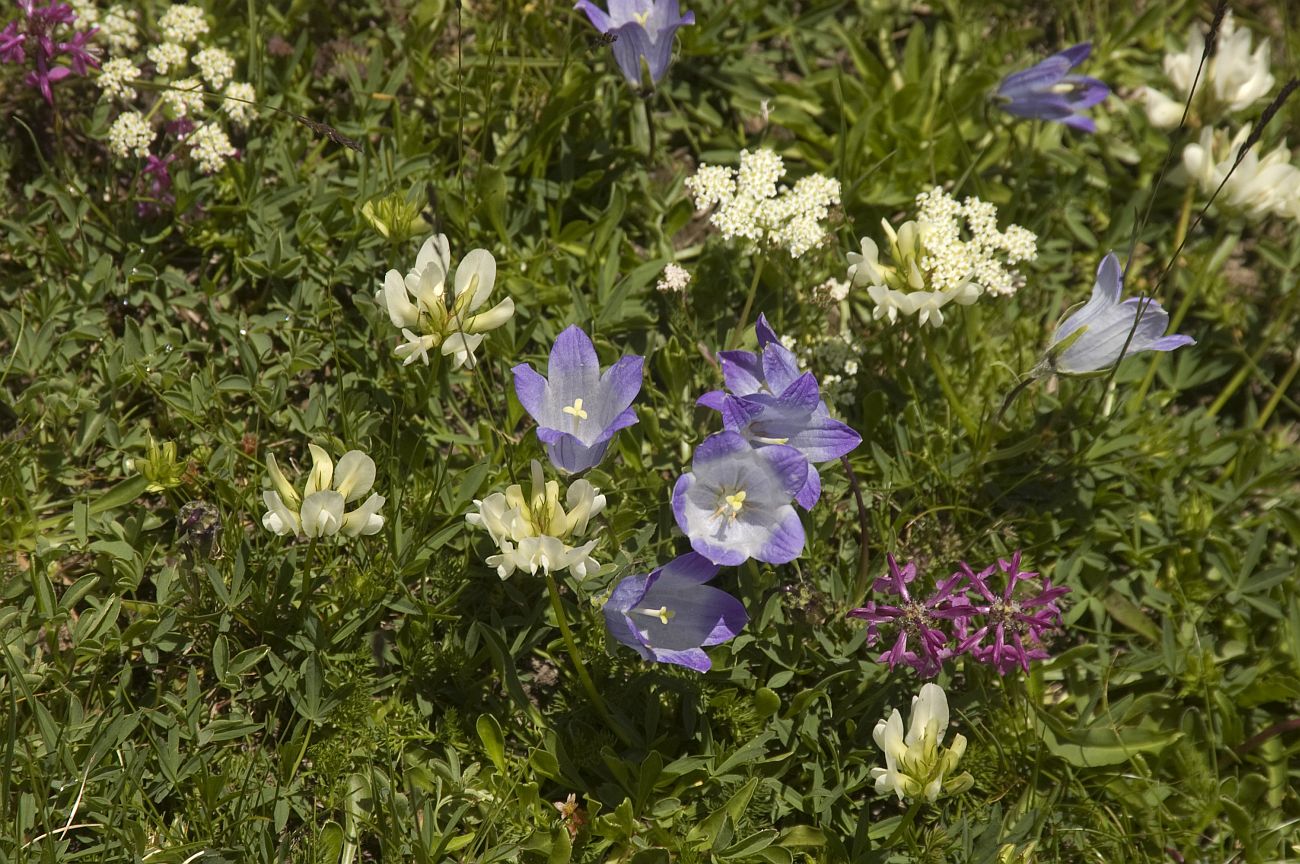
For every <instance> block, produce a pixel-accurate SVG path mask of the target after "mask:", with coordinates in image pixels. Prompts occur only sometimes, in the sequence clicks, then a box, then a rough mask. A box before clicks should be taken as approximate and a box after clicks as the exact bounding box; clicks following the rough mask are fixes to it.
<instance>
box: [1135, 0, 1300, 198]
mask: <svg viewBox="0 0 1300 864" xmlns="http://www.w3.org/2000/svg"><path fill="white" fill-rule="evenodd" d="M1205 38H1206V36H1205V34H1203V33H1202V32H1201V31H1200V30H1199V29H1197V28H1195V27H1193V29H1192V33H1191V35H1190V36H1189V37H1188V40H1187V47H1186V49H1185V50H1184V51H1181V52H1178V53H1174V54H1167V55H1165V59H1164V68H1165V74H1166V75H1167V76H1168V78H1169V80H1170V82H1172V83H1173V85H1174V90H1175V93H1176V95H1177V98H1176V99H1171V98H1170V97H1168V96H1166V95H1165V94H1164V93H1161V92H1160V91H1159V90H1155V89H1153V88H1150V87H1147V88H1144V89H1143V91H1142V97H1143V100H1144V102H1145V103H1146V111H1147V117H1148V118H1149V119H1150V120H1151V122H1152V124H1153V125H1155V126H1159V127H1161V128H1168V127H1171V126H1176V125H1178V122H1179V120H1181V119H1182V116H1183V106H1184V105H1185V104H1186V102H1187V101H1188V99H1189V98H1190V99H1191V105H1192V110H1191V111H1190V112H1189V121H1190V123H1191V124H1193V125H1198V124H1204V125H1203V127H1202V129H1201V135H1200V138H1199V139H1198V140H1196V141H1194V142H1192V143H1191V144H1188V145H1187V146H1186V147H1184V148H1183V162H1182V170H1181V172H1179V174H1178V175H1177V176H1178V178H1179V179H1181V180H1183V181H1184V182H1187V183H1191V184H1195V185H1196V187H1197V188H1198V189H1199V190H1200V192H1201V194H1203V195H1205V196H1206V197H1209V196H1211V195H1214V194H1215V193H1216V192H1217V193H1218V194H1217V197H1216V198H1215V199H1214V203H1215V206H1216V207H1217V208H1218V209H1219V210H1220V211H1222V212H1224V213H1227V214H1228V215H1231V216H1241V217H1244V218H1246V219H1250V220H1254V221H1258V220H1260V219H1265V218H1268V217H1269V216H1279V217H1282V218H1290V219H1295V220H1300V168H1297V167H1296V166H1295V165H1293V164H1292V163H1291V151H1290V150H1288V149H1287V147H1286V142H1283V143H1282V144H1281V145H1280V146H1278V147H1276V148H1274V149H1273V150H1271V151H1269V152H1268V153H1267V154H1266V155H1263V156H1261V155H1260V152H1261V149H1262V145H1261V144H1259V143H1257V144H1256V145H1255V146H1254V147H1252V148H1251V149H1250V151H1249V152H1247V153H1246V155H1245V156H1244V157H1242V159H1241V162H1240V164H1237V156H1238V154H1239V153H1240V152H1241V148H1242V147H1243V146H1244V145H1245V143H1246V139H1247V138H1248V137H1249V136H1250V127H1249V126H1245V127H1243V128H1242V129H1241V130H1240V131H1238V132H1237V133H1236V134H1232V133H1231V132H1230V131H1229V130H1228V129H1227V128H1224V129H1215V128H1214V127H1213V124H1214V123H1215V122H1216V121H1218V120H1220V119H1222V120H1231V116H1230V115H1232V114H1238V113H1241V112H1245V111H1247V110H1248V109H1250V108H1252V107H1253V106H1255V105H1256V104H1258V103H1259V102H1260V101H1262V100H1265V99H1267V98H1268V96H1269V93H1270V92H1271V91H1272V89H1273V84H1274V83H1275V79H1274V78H1273V75H1272V73H1271V72H1270V71H1269V42H1268V40H1267V39H1262V40H1260V43H1259V46H1258V47H1252V37H1251V34H1250V31H1249V30H1246V29H1244V28H1243V29H1241V30H1238V29H1237V28H1236V24H1235V22H1234V21H1233V20H1232V13H1231V12H1229V13H1228V14H1227V15H1225V16H1224V19H1223V22H1222V24H1221V26H1220V27H1219V35H1218V46H1217V49H1216V51H1215V54H1214V57H1212V58H1210V60H1209V61H1208V62H1206V64H1205V65H1204V67H1202V66H1201V58H1202V56H1203V55H1204V52H1205ZM1198 69H1200V80H1199V81H1197V80H1196V75H1197V70H1198ZM1193 82H1195V84H1196V93H1195V95H1194V96H1193V95H1192V92H1191V91H1192V84H1193ZM1234 165H1235V167H1234ZM1220 187H1222V188H1220Z"/></svg>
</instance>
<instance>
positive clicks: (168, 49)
mask: <svg viewBox="0 0 1300 864" xmlns="http://www.w3.org/2000/svg"><path fill="white" fill-rule="evenodd" d="M144 55H145V56H146V57H148V58H149V59H150V60H152V61H153V65H154V68H155V69H157V70H158V74H159V75H170V74H171V73H172V71H173V70H175V71H180V70H181V69H184V68H185V64H186V63H187V62H189V55H188V54H186V53H185V49H184V48H182V47H181V46H180V45H177V44H176V43H175V42H163V43H162V44H160V45H154V46H153V47H152V48H150V49H149V50H148V51H146V52H144Z"/></svg>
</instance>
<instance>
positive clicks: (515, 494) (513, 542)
mask: <svg viewBox="0 0 1300 864" xmlns="http://www.w3.org/2000/svg"><path fill="white" fill-rule="evenodd" d="M531 473H532V486H533V488H532V494H531V495H525V494H524V490H523V487H522V486H520V485H519V484H514V485H512V486H509V487H507V488H506V491H505V493H504V494H503V493H501V492H493V493H492V494H491V495H489V496H487V497H486V498H484V499H483V500H481V501H479V500H477V499H476V500H475V501H474V506H475V507H477V508H478V511H477V512H474V513H469V514H466V516H465V521H466V522H468V523H469V524H470V525H474V526H476V527H479V528H483V529H485V530H486V531H487V532H488V533H489V534H490V535H492V542H493V543H495V544H496V545H497V548H498V549H499V550H500V554H498V555H492V556H489V557H488V559H487V564H488V565H489V566H491V567H495V568H496V571H497V575H498V576H500V577H501V578H502V579H505V578H507V577H508V576H510V574H511V573H514V572H515V571H516V570H525V571H527V572H529V573H532V574H536V573H537V571H538V570H541V571H542V572H543V573H558V572H559V571H561V570H568V571H569V572H570V573H572V574H573V575H574V576H577V577H578V578H579V579H581V578H582V577H584V576H586V575H587V572H588V571H590V570H595V569H597V568H598V567H599V566H600V565H598V564H597V563H596V562H595V561H594V560H593V559H592V557H591V550H593V549H594V548H596V542H597V541H596V540H588V541H587V542H586V543H580V539H581V538H582V537H583V535H585V534H586V533H587V528H588V526H589V523H590V521H591V519H592V517H594V516H596V515H598V514H600V513H601V512H602V511H603V510H604V509H605V496H604V495H601V494H600V490H599V489H597V488H596V487H595V486H592V485H591V483H589V482H588V481H587V480H585V479H578V480H574V481H573V482H572V483H571V484H569V489H568V492H567V493H566V494H565V497H564V503H563V504H561V503H560V484H559V483H558V482H556V481H555V480H550V481H547V480H545V478H544V476H543V474H542V466H541V465H540V464H539V463H538V462H537V460H536V459H534V460H533V463H532V469H531Z"/></svg>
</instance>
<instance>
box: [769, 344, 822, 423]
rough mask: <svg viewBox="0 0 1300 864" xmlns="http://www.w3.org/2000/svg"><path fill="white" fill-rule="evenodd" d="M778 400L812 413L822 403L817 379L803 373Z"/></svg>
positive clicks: (808, 373) (787, 386)
mask: <svg viewBox="0 0 1300 864" xmlns="http://www.w3.org/2000/svg"><path fill="white" fill-rule="evenodd" d="M764 354H766V352H764ZM777 398H778V399H780V400H781V401H782V402H784V403H785V404H787V405H789V406H790V407H792V408H795V409H798V410H801V411H807V412H809V413H812V411H813V409H815V408H816V407H817V406H818V404H820V402H821V401H822V398H821V392H820V391H819V390H818V389H817V377H816V376H815V375H813V374H812V373H811V372H805V373H803V374H802V375H800V376H799V377H797V378H795V379H794V380H793V381H791V382H790V383H789V384H788V385H786V387H785V388H784V389H783V390H782V391H781V395H780V396H778V397H777Z"/></svg>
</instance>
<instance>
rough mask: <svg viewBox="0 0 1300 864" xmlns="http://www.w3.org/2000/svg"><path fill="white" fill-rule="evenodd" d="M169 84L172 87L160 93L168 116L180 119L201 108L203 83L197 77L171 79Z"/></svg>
mask: <svg viewBox="0 0 1300 864" xmlns="http://www.w3.org/2000/svg"><path fill="white" fill-rule="evenodd" d="M171 86H172V89H170V90H164V91H163V92H162V94H161V95H160V98H161V99H162V103H163V108H164V109H165V110H166V112H167V116H168V117H171V118H172V119H180V118H181V117H188V116H190V115H191V114H195V113H197V112H200V111H202V110H203V93H202V90H203V84H202V83H201V82H200V81H199V79H197V78H182V79H181V80H179V81H173V82H172V85H171ZM222 134H223V135H224V134H225V133H224V132H223V133H222Z"/></svg>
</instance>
